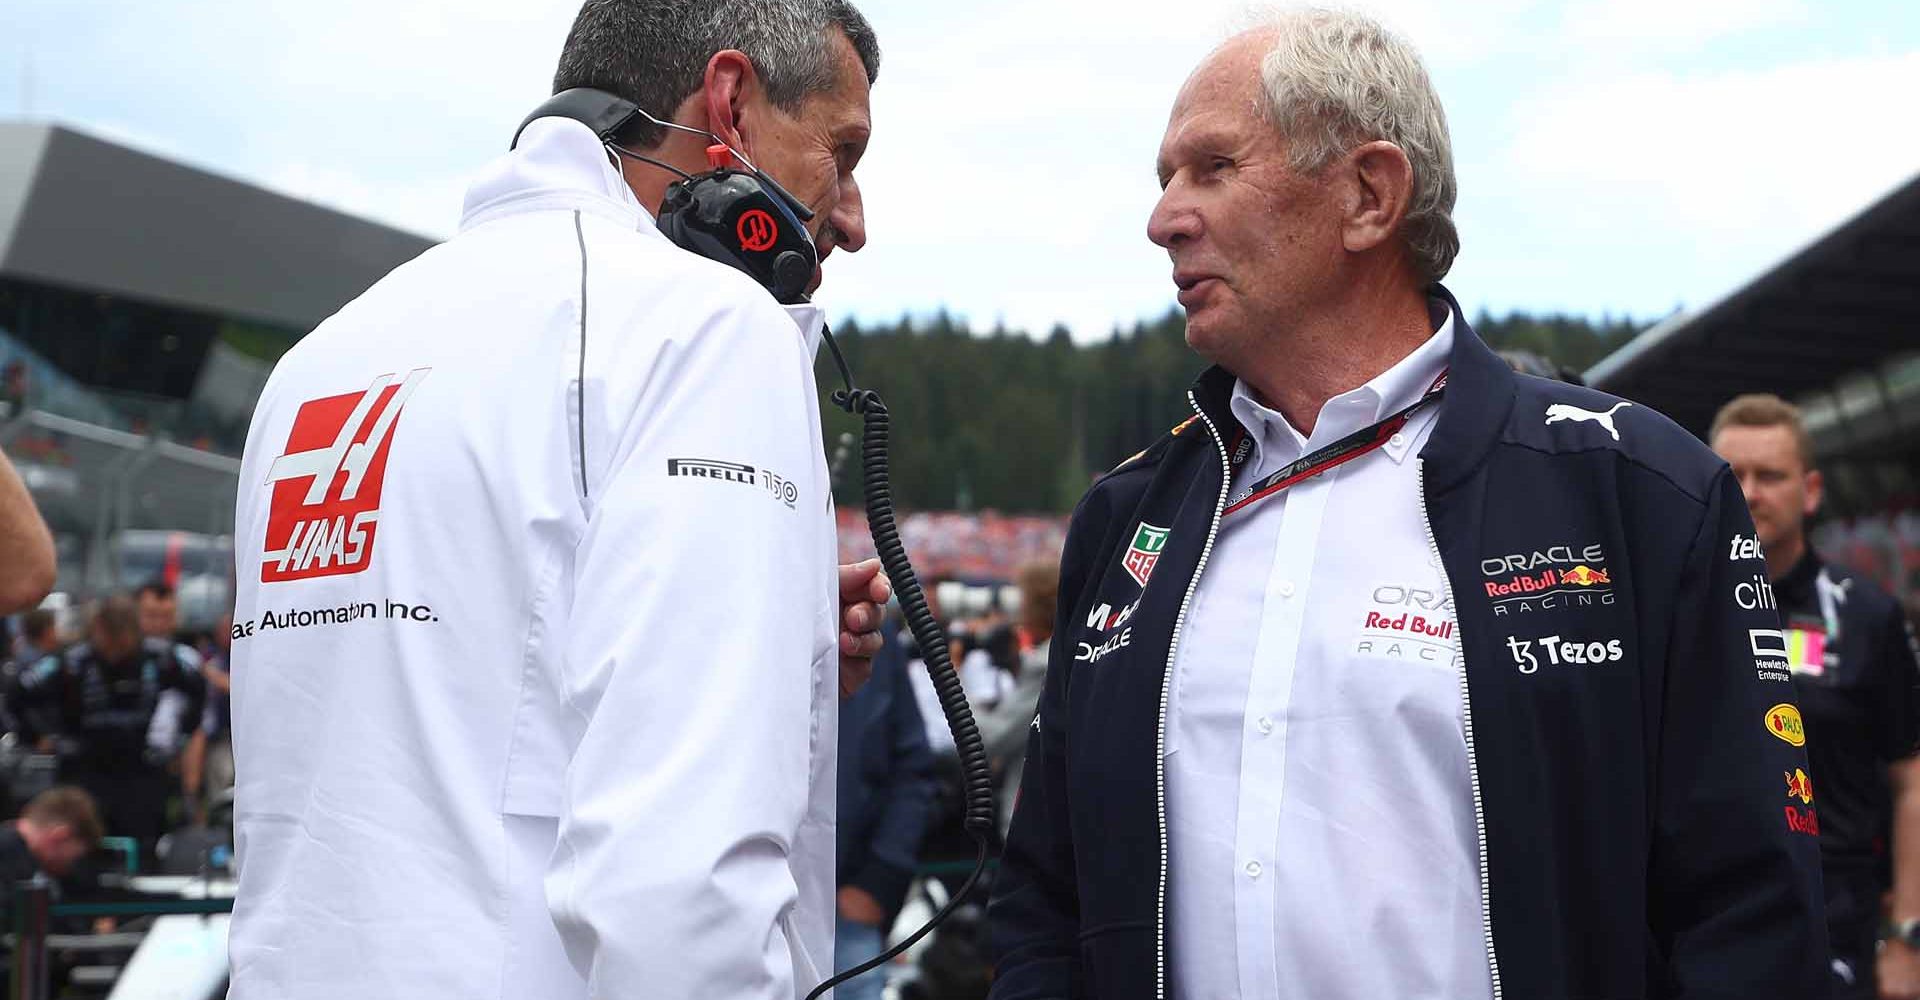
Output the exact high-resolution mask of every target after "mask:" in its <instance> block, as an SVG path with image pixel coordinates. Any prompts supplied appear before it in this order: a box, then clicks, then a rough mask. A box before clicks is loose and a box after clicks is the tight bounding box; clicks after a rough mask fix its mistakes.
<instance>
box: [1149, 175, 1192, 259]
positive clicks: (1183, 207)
mask: <svg viewBox="0 0 1920 1000" xmlns="http://www.w3.org/2000/svg"><path fill="white" fill-rule="evenodd" d="M1199 235H1200V214H1199V213H1198V212H1197V211H1195V210H1194V207H1193V205H1192V204H1191V203H1189V201H1188V200H1187V198H1186V196H1185V194H1184V193H1183V192H1182V189H1181V186H1180V185H1179V184H1178V183H1174V184H1169V185H1167V188H1166V190H1164V191H1162V192H1160V200H1159V201H1158V202H1155V203H1154V206H1153V214H1151V215H1149V216H1147V239H1150V240H1152V241H1153V242H1154V243H1155V244H1157V245H1159V246H1162V247H1165V248H1167V249H1168V250H1172V249H1173V248H1174V247H1177V246H1179V245H1180V244H1181V243H1184V242H1186V241H1188V240H1191V239H1194V238H1196V237H1198V236H1199Z"/></svg>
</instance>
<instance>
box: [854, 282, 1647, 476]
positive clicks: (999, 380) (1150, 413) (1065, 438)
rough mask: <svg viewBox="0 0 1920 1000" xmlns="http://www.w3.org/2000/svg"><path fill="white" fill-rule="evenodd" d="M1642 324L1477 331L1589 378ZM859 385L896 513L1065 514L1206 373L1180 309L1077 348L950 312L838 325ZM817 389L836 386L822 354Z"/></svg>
mask: <svg viewBox="0 0 1920 1000" xmlns="http://www.w3.org/2000/svg"><path fill="white" fill-rule="evenodd" d="M1646 325H1647V324H1645V323H1636V322H1634V321H1631V320H1625V319H1615V318H1611V317H1608V318H1604V319H1602V320H1600V321H1598V322H1595V321H1592V320H1588V319H1586V318H1584V317H1577V316H1563V315H1544V316H1536V315H1530V314H1526V313H1509V314H1507V315H1505V316H1501V317H1495V316H1490V315H1487V314H1485V313H1482V314H1481V315H1480V316H1478V317H1476V318H1475V319H1474V320H1473V326H1474V329H1475V330H1476V331H1477V332H1478V333H1479V334H1480V336H1481V337H1482V338H1483V339H1485V340H1486V341H1487V343H1488V344H1490V345H1492V346H1493V347H1494V348H1496V349H1510V350H1523V351H1529V352H1532V353H1534V354H1537V355H1539V356H1541V357H1543V358H1545V359H1548V360H1549V361H1551V362H1553V363H1554V364H1557V365H1560V366H1564V367H1566V368H1570V369H1572V370H1574V371H1585V370H1586V369H1587V368H1589V367H1591V366H1592V365H1593V364H1594V363H1595V362H1597V361H1599V360H1600V359H1601V358H1603V357H1606V356H1607V355H1608V354H1610V353H1612V352H1613V351H1614V350H1615V349H1617V348H1618V347H1620V346H1621V345H1622V344H1625V343H1626V342H1627V341H1629V340H1631V339H1633V336H1634V335H1635V334H1637V333H1639V332H1640V330H1642V329H1644V328H1645V326H1646ZM834 334H835V336H836V337H837V338H838V339H839V342H840V345H841V347H842V349H843V350H844V351H845V352H846V355H847V360H848V363H849V364H850V365H851V366H852V367H853V371H854V373H855V375H856V377H858V378H859V380H860V382H861V384H862V385H863V386H866V387H870V388H873V389H877V390H879V391H880V393H881V395H882V396H883V397H884V398H885V399H886V402H887V408H888V409H889V410H890V411H891V413H892V414H893V446H892V448H891V457H892V470H891V471H892V474H893V486H894V499H895V502H896V503H897V504H898V505H899V506H900V507H901V508H902V509H909V510H910V509H939V510H984V509H993V510H999V511H1001V512H1004V513H1064V512H1066V511H1069V510H1071V509H1072V508H1073V504H1074V503H1075V502H1076V501H1077V500H1078V499H1079V498H1080V495H1081V494H1082V493H1084V492H1086V488H1087V484H1088V482H1089V481H1090V480H1091V479H1092V478H1093V477H1094V476H1096V475H1098V474H1099V473H1101V472H1104V471H1105V470H1107V469H1109V468H1112V467H1113V466H1114V465H1116V464H1118V463H1119V462H1121V461H1122V460H1124V459H1125V458H1127V456H1129V455H1132V454H1133V453H1134V452H1136V451H1139V450H1140V449H1141V448H1144V447H1146V446H1147V445H1148V444H1150V443H1152V442H1153V440H1154V439H1155V438H1157V437H1159V436H1160V435H1161V434H1162V433H1164V432H1165V431H1166V430H1167V429H1168V428H1169V427H1172V426H1173V425H1174V424H1176V423H1178V422H1179V421H1181V420H1184V419H1186V417H1187V416H1188V415H1190V414H1191V412H1192V411H1191V409H1190V408H1189V407H1188V405H1187V400H1186V390H1187V385H1188V384H1189V383H1190V382H1192V381H1193V379H1194V377H1195V376H1197V375H1198V374H1199V373H1200V371H1201V369H1202V368H1204V367H1205V364H1204V363H1203V362H1202V361H1201V360H1200V359H1199V358H1198V357H1197V356H1196V355H1194V354H1193V352H1192V351H1190V350H1188V348H1187V345H1186V340H1185V323H1184V320H1183V317H1182V316H1181V314H1180V312H1179V311H1178V310H1174V311H1171V312H1169V313H1168V314H1167V315H1165V316H1163V317H1161V318H1160V319H1158V320H1154V321H1152V322H1142V323H1139V324H1136V325H1135V326H1134V327H1133V328H1132V329H1131V330H1119V331H1115V332H1114V334H1113V335H1112V336H1111V337H1110V338H1108V339H1107V340H1105V341H1103V342H1098V343H1092V344H1075V343H1074V341H1073V338H1072V336H1071V335H1070V334H1069V332H1068V331H1067V330H1066V329H1065V328H1063V327H1055V328H1054V329H1053V330H1051V331H1049V332H1048V333H1047V334H1046V335H1045V336H1043V337H1033V336H1029V335H1028V334H1026V333H1023V332H1014V331H1008V330H1004V329H995V330H993V331H991V332H985V333H980V332H975V331H973V330H971V329H968V328H967V327H966V326H965V325H964V324H962V323H959V322H956V321H955V320H953V319H952V318H951V317H949V316H947V315H946V314H944V313H941V314H937V315H935V316H933V317H932V318H931V319H921V320H917V321H916V320H914V319H911V318H908V319H902V320H900V321H899V322H897V323H894V324H892V325H890V326H861V325H858V324H856V323H853V322H844V323H842V324H839V325H836V326H835V328H834ZM816 370H817V373H818V376H819V381H820V387H821V389H822V391H823V394H824V392H825V391H828V390H830V389H832V388H834V387H837V386H839V384H840V377H839V374H838V372H837V371H836V370H835V369H834V367H833V361H832V359H831V357H830V355H829V354H828V353H827V352H826V351H825V350H822V351H821V352H820V355H819V358H818V359H817V364H816ZM824 412H825V428H826V432H827V448H828V452H829V457H834V453H835V452H838V451H840V450H841V448H840V444H839V442H840V439H841V435H842V434H844V433H852V434H854V435H855V436H856V438H855V444H854V445H853V447H851V448H847V449H846V450H845V451H846V453H845V454H844V455H843V456H841V457H840V460H839V461H838V462H837V463H836V473H835V477H834V483H835V488H834V493H835V500H836V502H838V503H839V504H840V505H842V506H846V505H849V504H857V503H859V501H860V470H859V464H860V458H859V450H858V444H857V435H858V432H859V423H858V421H856V420H855V419H854V418H852V417H849V416H847V415H845V414H843V413H842V412H840V410H838V409H837V408H833V407H831V406H827V407H825V408H824Z"/></svg>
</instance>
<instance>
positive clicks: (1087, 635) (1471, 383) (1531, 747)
mask: <svg viewBox="0 0 1920 1000" xmlns="http://www.w3.org/2000/svg"><path fill="white" fill-rule="evenodd" d="M1159 174H1160V180H1161V183H1162V185H1163V192H1162V195H1161V198H1160V202H1159V204H1158V205H1157V206H1156V207H1155V209H1154V212H1153V214H1152V217H1151V219H1150V220H1149V221H1148V224H1147V233H1148V235H1149V237H1150V238H1151V239H1152V240H1153V241H1154V242H1155V243H1157V244H1159V245H1160V246H1161V247H1163V248H1165V249H1166V251H1167V252H1168V254H1169V255H1170V257H1171V258H1172V265H1173V278H1174V281H1175V283H1176V285H1177V287H1178V288H1179V297H1180V302H1181V304H1182V305H1183V306H1184V307H1185V309H1186V315H1187V327H1186V337H1187V342H1188V344H1189V345H1191V346H1192V347H1193V348H1194V349H1195V350H1196V351H1198V352H1199V353H1200V354H1201V355H1203V356H1205V357H1206V358H1208V359H1209V360H1211V361H1213V362H1214V363H1215V367H1213V368H1211V369H1209V370H1208V371H1207V372H1205V373H1203V374H1202V375H1201V376H1200V378H1199V380H1198V382H1197V383H1196V384H1195V386H1194V388H1193V391H1192V393H1191V398H1192V402H1193V405H1194V408H1195V410H1196V413H1195V415H1194V417H1192V418H1191V419H1189V420H1188V421H1187V422H1186V423H1185V424H1183V425H1181V426H1180V427H1179V428H1178V429H1176V430H1175V431H1173V432H1171V433H1170V434H1168V435H1167V436H1166V437H1164V438H1162V439H1161V440H1160V441H1159V442H1157V443H1154V444H1153V445H1152V446H1151V447H1149V448H1148V450H1147V451H1146V452H1145V453H1143V454H1142V455H1140V456H1138V457H1137V458H1135V459H1132V460H1130V461H1128V462H1126V463H1124V464H1122V465H1121V466H1120V468H1119V469H1117V470H1116V471H1114V472H1113V473H1111V474H1109V475H1108V476H1106V477H1105V478H1104V479H1102V480H1100V481H1099V482H1098V483H1097V484H1095V485H1094V487H1093V488H1092V490H1091V491H1090V492H1089V493H1088V494H1087V496H1086V498H1085V499H1084V500H1082V501H1081V503H1080V505H1079V508H1078V509H1077V511H1076V512H1075V514H1074V517H1073V521H1072V523H1071V525H1070V527H1069V529H1068V534H1067V543H1066V551H1065V554H1064V557H1063V558H1062V561H1061V572H1060V600H1059V608H1060V615H1059V619H1058V628H1057V633H1056V635H1055V638H1054V641H1053V646H1052V649H1053V657H1052V662H1051V663H1050V664H1049V666H1048V669H1047V680H1046V690H1045V692H1044V693H1043V694H1042V696H1041V701H1040V713H1039V716H1038V717H1037V719H1036V721H1035V723H1034V729H1033V732H1032V733H1031V735H1030V737H1029V748H1030V749H1029V750H1028V753H1027V766H1026V774H1025V778H1024V784H1023V787H1022V789H1021V793H1020V805H1019V807H1018V808H1017V809H1015V810H1014V814H1013V826H1012V831H1011V833H1010V834H1009V835H1008V838H1007V849H1006V853H1005V855H1004V856H1003V859H1002V863H1001V867H1000V871H999V873H998V874H997V875H996V877H995V880H994V887H993V892H994V900H993V903H992V909H991V918H992V924H993V936H994V942H995V948H996V951H997V955H998V967H997V976H996V978H995V980H994V983H993V994H992V995H993V997H994V998H995V1000H1042V998H1047V1000H1052V998H1059V997H1068V996H1071V997H1080V998H1085V1000H1135V998H1147V997H1167V996H1171V997H1179V998H1183V1000H1199V998H1206V1000H1214V998H1236V997H1238V998H1246V1000H1253V998H1256V997H1296V996H1297V997H1310V998H1312V1000H1380V998H1384V997H1444V998H1446V1000H1493V998H1499V997H1511V998H1515V1000H1574V998H1580V1000H1597V998H1600V997H1610V998H1627V997H1632V998H1636V1000H1682V998H1684V1000H1707V998H1715V1000H1721V998H1724V1000H1732V998H1736V997H1739V998H1744V997H1766V998H1768V1000H1815V998H1817V997H1824V996H1825V994H1826V988H1827V972H1826V961H1827V959H1826V950H1827V949H1826V940H1825V934H1824V927H1823V926H1822V921H1821V920H1820V919H1819V906H1820V859H1819V849H1818V844H1817V842H1816V840H1815V838H1814V837H1813V836H1812V835H1811V830H1812V828H1813V827H1814V826H1815V825H1816V823H1817V819H1816V817H1815V813H1814V810H1813V806H1812V805H1811V804H1810V803H1809V804H1803V802H1802V801H1801V800H1800V799H1798V798H1793V799H1789V798H1788V797H1787V792H1788V787H1787V785H1785V784H1783V782H1782V780H1781V776H1782V775H1783V774H1785V775H1792V774H1793V773H1795V772H1796V771H1800V770H1804V769H1805V768H1806V754H1805V753H1804V752H1803V751H1802V750H1801V744H1802V743H1803V742H1804V736H1803V734H1802V732H1801V729H1800V726H1799V717H1798V713H1797V712H1796V711H1795V710H1794V706H1793V704H1792V699H1793V687H1792V685H1791V684H1789V683H1787V681H1786V676H1785V673H1784V670H1768V669H1764V668H1763V669H1760V670H1756V664H1755V658H1754V655H1753V653H1752V651H1751V649H1750V648H1749V636H1750V634H1751V632H1752V631H1753V630H1756V629H1768V628H1776V627H1777V623H1776V620H1775V618H1774V616H1773V614H1772V613H1771V612H1770V611H1768V610H1765V609H1747V608H1743V607H1741V606H1740V605H1739V604H1738V602H1737V601H1736V600H1735V596H1734V588H1735V586H1736V585H1737V584H1738V583H1740V582H1741V581H1743V580H1745V579H1746V578H1747V577H1748V575H1749V574H1750V573H1752V572H1755V571H1757V570H1758V569H1759V568H1760V567H1761V563H1760V562H1759V560H1758V559H1752V560H1738V559H1736V560H1734V561H1731V562H1730V561H1728V558H1727V546H1728V544H1729V541H1730V540H1732V539H1734V538H1735V537H1736V536H1747V535H1751V534H1752V533H1753V524H1752V521H1751V520H1749V519H1748V517H1747V510H1746V505H1745V504H1743V503H1742V502H1741V500H1740V491H1739V486H1738V484H1737V483H1736V482H1735V481H1734V479H1733V477H1732V475H1731V474H1730V473H1729V472H1728V470H1727V467H1726V464H1725V463H1724V462H1721V461H1719V460H1718V459H1717V458H1715V457H1714V455H1713V454H1712V453H1711V452H1710V451H1708V450H1707V449H1706V448H1705V447H1704V446H1702V445H1701V443H1700V442H1699V441H1698V440H1696V439H1695V438H1694V437H1693V436H1691V435H1689V434H1687V433H1686V432H1685V431H1684V430H1682V429H1681V428H1679V427H1677V426H1675V425H1674V424H1673V423H1672V422H1670V421H1668V420H1666V419H1665V418H1663V417H1661V416H1660V415H1659V414H1656V413H1653V412H1650V411H1648V410H1647V409H1646V408H1644V407H1639V406H1633V405H1630V404H1628V403H1626V402H1624V401H1622V400H1618V399H1614V398H1611V397H1608V396H1606V395H1604V394H1602V393H1598V392H1594V391H1592V390H1589V389H1584V388H1580V387H1577V386H1571V385H1566V384H1564V383H1560V382H1551V381H1547V380H1544V379H1539V378H1533V377H1529V376H1522V375H1517V374H1515V373H1514V372H1513V371H1512V370H1511V369H1510V368H1509V367H1508V366H1507V364H1506V363H1505V362H1503V361H1501V360H1500V359H1499V358H1498V357H1496V356H1495V355H1494V354H1493V352H1491V351H1489V350H1488V349H1487V347H1486V345H1485V344H1484V343H1482V342H1481V340H1480V339H1479V337H1477V336H1476V335H1475V334H1474V332H1473V330H1472V329H1471V328H1470V327H1469V326H1468V325H1467V321H1466V318H1465V317H1464V316H1463V315H1462V314H1461V312H1460V307H1459V305H1458V304H1457V303H1456V302H1455V301H1454V299H1453V297H1452V295H1451V294H1449V293H1448V292H1447V290H1446V289H1445V288H1443V287H1442V286H1441V285H1440V284H1439V283H1438V282H1439V280H1440V279H1441V278H1442V277H1443V276H1445V275H1446V273H1447V272H1448V269H1449V268H1450V266H1451V264H1452V262H1453V258H1454V255H1455V253H1456V251H1457V250H1458V249H1459V245H1460V244H1459V238H1458V236H1457V235H1456V233H1455V230H1454V226H1453V223H1452V220H1451V218H1450V215H1451V210H1452V207H1453V201H1454V191H1455V181H1454V175H1453V164H1452V156H1451V152H1450V147H1449V140H1448V136H1447V131H1446V119H1445V116H1444V115H1443V113H1442V112H1441V108H1440V102H1439V98H1438V96H1437V95H1436V94H1435V93H1434V91H1433V87H1432V84H1431V83H1430V81H1429V79H1428V76H1427V73H1426V71H1425V69H1424V68H1423V67H1422V65H1421V62H1420V59H1419V56H1418V54H1417V53H1415V52H1414V51H1413V49H1412V47H1411V46H1410V45H1408V44H1407V43H1406V42H1405V41H1403V40H1401V39H1400V38H1398V37H1396V36H1395V35H1393V34H1391V33H1389V32H1387V31H1386V30H1385V29H1383V28H1381V27H1380V26H1379V25H1378V24H1376V23H1374V22H1372V21H1371V20H1369V19H1367V18H1365V17H1364V16H1362V15H1358V14H1350V13H1342V12H1332V11H1317V10H1298V11H1291V12H1288V13H1284V14H1280V15H1277V16H1276V17H1275V18H1274V19H1273V20H1272V21H1271V22H1270V23H1269V25H1268V26H1266V27H1263V28H1260V29H1257V30H1254V31H1250V32H1248V33H1245V34H1242V35H1239V36H1237V37H1235V38H1234V39H1232V40H1231V41H1229V42H1227V43H1226V44H1225V45H1224V46H1222V47H1221V48H1220V49H1218V50H1216V51H1215V52H1214V53H1213V54H1212V55H1211V56H1209V57H1208V58H1207V59H1206V60H1205V61H1204V62H1203V63H1202V64H1201V65H1200V67H1199V68H1198V69H1196V70H1195V71H1194V73H1193V75H1192V76H1191V77H1189V78H1188V80H1187V83H1186V86H1185V87H1184V88H1183V89H1182V90H1181V92H1180V94H1179V96H1178V98H1177V99H1176V100H1175V102H1174V108H1173V113H1172V116H1171V120H1170V121H1169V122H1168V125H1167V131H1166V136H1165V139H1164V140H1163V142H1162V144H1161V149H1160V163H1159ZM1542 210H1543V211H1548V212H1549V214H1550V210H1549V209H1548V208H1547V207H1544V206H1543V209H1542ZM1436 390H1437V391H1438V392H1439V395H1438V397H1437V398H1436V397H1435V392H1436Z"/></svg>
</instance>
